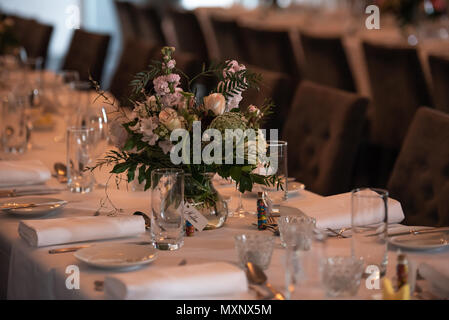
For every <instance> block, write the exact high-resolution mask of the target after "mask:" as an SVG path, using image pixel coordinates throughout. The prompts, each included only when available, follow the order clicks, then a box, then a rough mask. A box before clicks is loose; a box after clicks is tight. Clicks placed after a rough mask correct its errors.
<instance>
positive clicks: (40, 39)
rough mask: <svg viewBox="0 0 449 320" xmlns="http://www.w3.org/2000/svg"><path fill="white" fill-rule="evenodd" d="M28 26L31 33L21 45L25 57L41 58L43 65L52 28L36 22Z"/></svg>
mask: <svg viewBox="0 0 449 320" xmlns="http://www.w3.org/2000/svg"><path fill="white" fill-rule="evenodd" d="M30 26H31V28H32V29H31V30H32V31H31V32H30V33H29V35H28V36H27V37H25V39H24V43H23V46H24V48H25V50H26V53H27V56H28V57H32V58H37V57H42V58H43V61H44V63H45V61H46V58H47V52H48V46H49V44H50V39H51V35H52V33H53V26H51V25H46V24H42V23H39V22H36V21H33V22H32V23H31V24H30Z"/></svg>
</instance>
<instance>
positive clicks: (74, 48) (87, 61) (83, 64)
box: [62, 29, 110, 81]
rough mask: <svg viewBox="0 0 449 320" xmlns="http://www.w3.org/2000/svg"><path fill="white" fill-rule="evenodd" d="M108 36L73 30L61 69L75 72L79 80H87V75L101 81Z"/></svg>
mask: <svg viewBox="0 0 449 320" xmlns="http://www.w3.org/2000/svg"><path fill="white" fill-rule="evenodd" d="M109 40H110V36H109V35H105V34H97V33H90V32H87V31H84V30H81V29H78V30H75V32H74V33H73V37H72V41H71V43H70V47H69V51H68V53H67V55H66V57H65V60H64V63H63V66H62V69H64V70H76V71H78V72H79V75H80V79H81V80H85V81H87V80H89V73H90V74H91V75H92V78H93V79H95V80H96V81H100V80H101V75H102V72H103V67H104V62H105V58H106V54H107V50H108V45H109Z"/></svg>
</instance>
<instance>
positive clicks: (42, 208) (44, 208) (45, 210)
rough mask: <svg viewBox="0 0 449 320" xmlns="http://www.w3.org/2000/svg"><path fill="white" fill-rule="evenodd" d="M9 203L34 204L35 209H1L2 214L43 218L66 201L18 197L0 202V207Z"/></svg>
mask: <svg viewBox="0 0 449 320" xmlns="http://www.w3.org/2000/svg"><path fill="white" fill-rule="evenodd" d="M50 202H51V204H48V205H40V204H43V203H50ZM9 203H16V204H29V203H33V204H36V205H37V206H36V207H29V208H17V209H3V212H5V213H8V214H10V215H17V216H21V217H38V216H44V215H47V214H50V213H53V212H55V211H56V210H58V209H60V208H62V207H63V206H65V205H66V204H67V201H65V200H61V199H55V198H41V197H20V198H16V199H14V200H13V199H9V200H4V201H2V202H0V206H4V205H7V204H9Z"/></svg>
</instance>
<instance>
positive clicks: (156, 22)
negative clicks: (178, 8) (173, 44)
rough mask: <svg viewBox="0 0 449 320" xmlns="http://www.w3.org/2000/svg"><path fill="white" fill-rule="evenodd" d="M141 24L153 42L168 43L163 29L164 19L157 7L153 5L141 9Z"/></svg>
mask: <svg viewBox="0 0 449 320" xmlns="http://www.w3.org/2000/svg"><path fill="white" fill-rule="evenodd" d="M139 12H140V14H139V18H140V24H141V26H142V28H145V30H146V37H147V38H148V40H149V41H151V42H152V43H155V44H157V45H160V46H164V45H166V44H167V41H166V39H165V36H164V32H163V31H162V19H161V16H160V15H159V12H158V11H157V9H156V8H155V7H153V6H143V7H141V8H140V10H139Z"/></svg>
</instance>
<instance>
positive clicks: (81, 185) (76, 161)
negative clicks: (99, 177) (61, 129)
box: [67, 127, 94, 193]
mask: <svg viewBox="0 0 449 320" xmlns="http://www.w3.org/2000/svg"><path fill="white" fill-rule="evenodd" d="M92 134H93V129H91V128H84V127H69V128H68V129H67V185H68V187H69V190H70V191H71V192H77V193H87V192H91V191H92V190H93V186H94V179H93V174H92V172H91V171H90V170H87V167H88V166H90V165H93V162H92V143H91V139H90V137H91V135H92Z"/></svg>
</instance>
